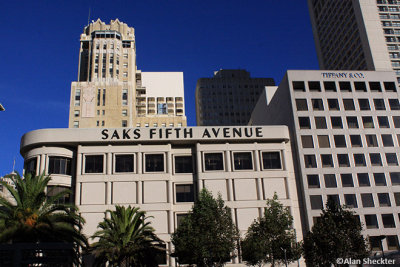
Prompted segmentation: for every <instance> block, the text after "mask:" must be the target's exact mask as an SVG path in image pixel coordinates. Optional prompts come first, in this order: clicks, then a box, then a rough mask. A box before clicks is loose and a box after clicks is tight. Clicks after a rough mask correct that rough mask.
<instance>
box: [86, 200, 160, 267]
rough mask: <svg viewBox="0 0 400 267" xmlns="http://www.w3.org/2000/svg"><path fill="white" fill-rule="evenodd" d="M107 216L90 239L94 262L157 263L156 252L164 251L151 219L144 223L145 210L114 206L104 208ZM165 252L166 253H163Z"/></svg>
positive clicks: (128, 264)
mask: <svg viewBox="0 0 400 267" xmlns="http://www.w3.org/2000/svg"><path fill="white" fill-rule="evenodd" d="M107 213H108V215H109V218H105V219H104V221H103V222H100V223H99V225H98V228H100V229H101V230H99V231H97V232H96V233H95V234H94V235H93V236H92V239H95V238H98V241H97V242H95V243H94V244H92V247H91V251H92V252H93V254H94V256H95V263H96V265H100V266H102V265H103V264H105V263H106V262H108V264H109V266H119V267H121V266H157V262H156V260H157V254H159V253H161V252H164V251H165V249H164V248H163V246H162V243H163V242H162V241H161V240H160V239H159V238H158V237H157V236H156V234H155V233H154V229H153V227H151V226H150V222H148V221H147V222H146V219H148V218H149V217H146V216H145V215H146V212H145V211H140V210H139V208H134V207H131V206H128V207H126V208H125V207H122V206H115V211H111V210H107ZM164 253H165V252H164Z"/></svg>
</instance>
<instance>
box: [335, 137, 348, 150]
mask: <svg viewBox="0 0 400 267" xmlns="http://www.w3.org/2000/svg"><path fill="white" fill-rule="evenodd" d="M333 139H334V141H335V147H346V138H345V137H344V135H334V136H333Z"/></svg>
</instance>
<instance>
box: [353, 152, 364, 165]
mask: <svg viewBox="0 0 400 267" xmlns="http://www.w3.org/2000/svg"><path fill="white" fill-rule="evenodd" d="M353 156H354V164H355V165H356V167H359V166H366V165H367V164H366V163H365V156H364V154H354V155H353Z"/></svg>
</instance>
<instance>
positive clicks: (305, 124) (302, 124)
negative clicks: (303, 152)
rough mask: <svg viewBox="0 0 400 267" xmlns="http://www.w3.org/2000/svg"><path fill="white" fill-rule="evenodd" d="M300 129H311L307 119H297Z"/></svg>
mask: <svg viewBox="0 0 400 267" xmlns="http://www.w3.org/2000/svg"><path fill="white" fill-rule="evenodd" d="M299 125H300V129H311V125H310V118H309V117H299Z"/></svg>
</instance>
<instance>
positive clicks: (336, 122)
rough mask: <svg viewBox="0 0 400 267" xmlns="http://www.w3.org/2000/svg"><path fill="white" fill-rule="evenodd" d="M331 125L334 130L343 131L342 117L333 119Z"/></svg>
mask: <svg viewBox="0 0 400 267" xmlns="http://www.w3.org/2000/svg"><path fill="white" fill-rule="evenodd" d="M331 123H332V128H333V129H342V128H343V124H342V117H331Z"/></svg>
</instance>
